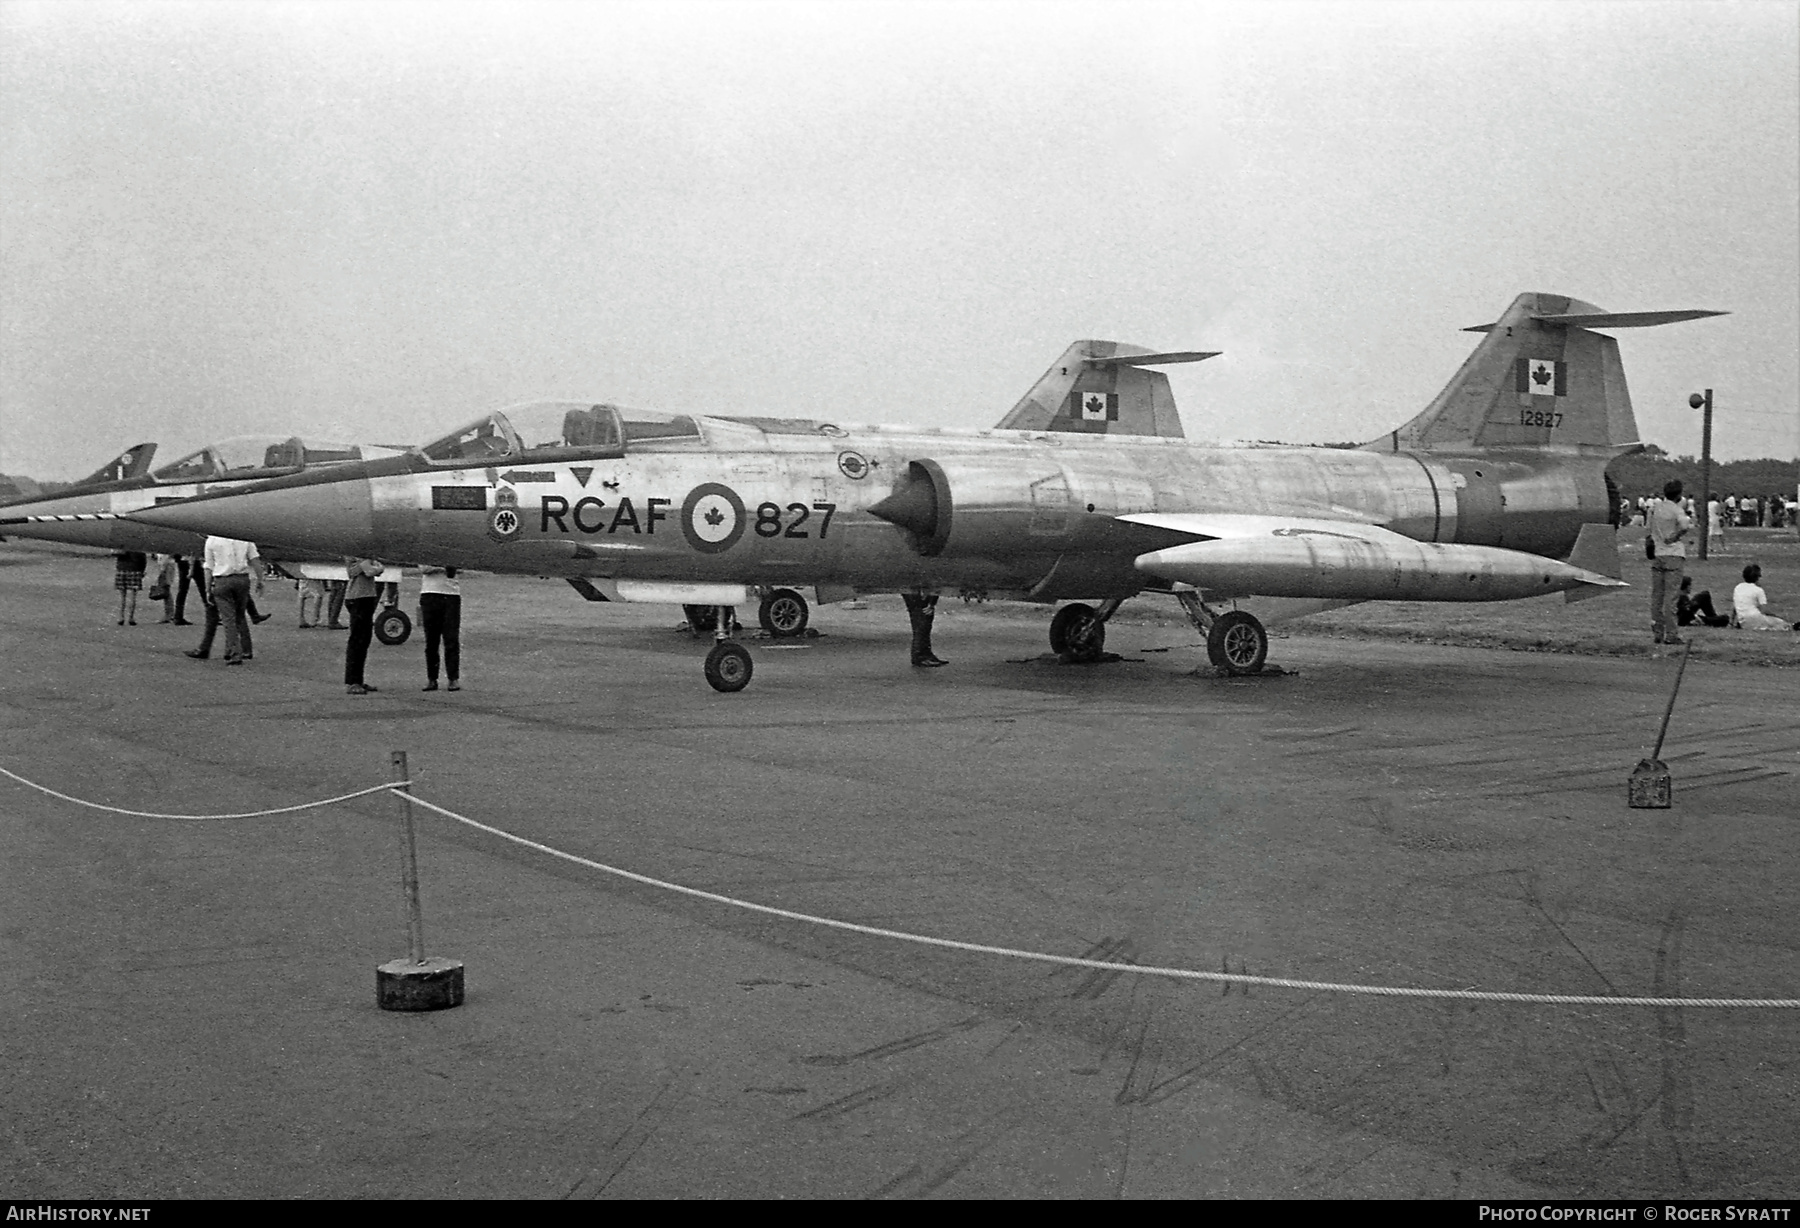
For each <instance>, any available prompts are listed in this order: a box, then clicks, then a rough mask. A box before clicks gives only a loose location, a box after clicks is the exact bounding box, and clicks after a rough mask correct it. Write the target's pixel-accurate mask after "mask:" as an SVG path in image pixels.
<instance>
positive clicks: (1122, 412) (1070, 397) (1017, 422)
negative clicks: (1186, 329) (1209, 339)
mask: <svg viewBox="0 0 1800 1228" xmlns="http://www.w3.org/2000/svg"><path fill="white" fill-rule="evenodd" d="M1217 353H1218V351H1216V350H1214V351H1202V350H1183V351H1180V352H1176V353H1165V354H1158V353H1155V352H1153V351H1151V350H1146V349H1144V348H1143V347H1142V346H1137V345H1125V344H1123V343H1121V342H1117V341H1077V342H1076V343H1075V344H1074V345H1071V346H1070V347H1069V348H1068V349H1066V350H1064V351H1063V356H1062V357H1061V358H1059V359H1057V360H1056V362H1055V363H1053V364H1052V365H1051V367H1050V369H1049V370H1048V371H1046V372H1044V374H1043V377H1042V378H1041V379H1039V380H1038V382H1037V383H1035V384H1033V385H1032V386H1031V391H1029V392H1027V393H1026V394H1025V395H1024V397H1022V398H1021V399H1020V401H1019V403H1018V404H1017V405H1015V406H1013V407H1012V412H1011V413H1009V414H1007V415H1006V417H1004V418H1002V419H1000V422H999V427H1000V429H1001V430H1007V431H1070V432H1074V433H1077V434H1084V435H1165V436H1169V437H1171V438H1175V439H1179V438H1181V437H1182V430H1181V417H1180V415H1179V414H1177V413H1176V412H1175V397H1174V395H1173V394H1172V393H1171V392H1170V391H1169V377H1168V376H1166V375H1164V374H1163V373H1162V372H1161V371H1147V370H1145V369H1144V368H1146V367H1150V366H1159V365H1162V364H1165V363H1177V362H1199V361H1200V360H1201V359H1204V358H1212V357H1215V356H1216V355H1217Z"/></svg>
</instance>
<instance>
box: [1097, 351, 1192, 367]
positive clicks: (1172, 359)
mask: <svg viewBox="0 0 1800 1228" xmlns="http://www.w3.org/2000/svg"><path fill="white" fill-rule="evenodd" d="M1224 352H1225V351H1224V350H1175V351H1173V352H1171V353H1168V354H1115V355H1114V356H1113V357H1111V358H1090V359H1088V360H1087V361H1088V362H1090V363H1092V364H1093V365H1094V366H1096V367H1119V366H1124V367H1160V366H1168V365H1172V364H1174V363H1178V362H1204V361H1206V360H1207V359H1208V358H1217V357H1218V356H1219V355H1220V354H1223V353H1224Z"/></svg>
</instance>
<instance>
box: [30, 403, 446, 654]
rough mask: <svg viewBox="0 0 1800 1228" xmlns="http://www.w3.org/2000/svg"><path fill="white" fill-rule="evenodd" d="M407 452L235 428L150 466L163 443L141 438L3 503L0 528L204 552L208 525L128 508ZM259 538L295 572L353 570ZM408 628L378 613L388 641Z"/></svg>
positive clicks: (275, 560) (114, 546)
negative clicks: (45, 487)
mask: <svg viewBox="0 0 1800 1228" xmlns="http://www.w3.org/2000/svg"><path fill="white" fill-rule="evenodd" d="M404 451H405V449H403V448H384V447H380V446H375V445H359V444H347V443H335V442H329V441H325V440H320V439H314V438H303V437H300V436H281V435H238V436H233V437H232V438H229V439H221V440H218V441H216V442H213V443H209V444H207V445H206V446H204V447H202V448H197V449H195V450H194V451H193V452H190V453H188V454H187V455H185V456H183V457H181V458H180V459H179V460H176V461H172V462H170V463H169V464H167V465H163V466H161V467H160V468H157V469H154V470H153V469H151V468H150V464H151V458H152V457H153V456H155V454H156V445H155V444H154V443H141V444H138V445H137V446H136V447H134V448H129V449H127V450H126V451H125V452H123V453H122V454H120V455H119V456H118V457H117V458H116V459H114V460H111V461H108V462H107V463H106V464H105V465H103V466H101V467H100V469H99V470H98V471H97V472H95V473H93V474H92V475H90V476H88V477H86V478H83V479H82V480H81V481H79V482H76V483H73V484H72V485H69V486H63V487H59V488H57V489H55V490H53V491H49V492H45V493H42V494H38V495H34V496H30V497H25V496H19V497H16V498H12V499H9V500H7V501H5V502H3V503H0V533H3V534H6V535H8V536H12V537H24V538H33V539H38V540H43V541H54V542H62V543H64V544H66V545H75V546H89V547H93V548H95V549H100V550H113V551H121V550H136V551H141V552H143V553H152V552H154V553H159V554H179V555H184V556H186V557H188V558H198V557H199V556H200V552H201V549H202V547H203V546H204V545H205V542H206V539H205V536H204V534H201V533H196V532H193V531H190V530H186V529H175V528H168V527H166V526H163V525H155V524H148V523H145V522H143V521H138V520H130V519H126V517H127V516H128V515H129V514H130V513H131V512H135V511H140V510H143V509H145V508H151V507H166V506H168V505H169V504H172V503H179V502H181V501H182V500H184V499H192V498H194V497H195V496H197V495H203V494H216V493H218V492H220V491H230V490H239V489H243V488H245V487H248V486H252V485H255V484H256V483H258V482H263V481H267V480H269V479H271V478H276V477H282V476H288V475H292V474H297V473H301V472H304V471H307V470H312V471H314V472H316V471H317V470H318V469H319V468H321V467H322V466H328V465H342V464H348V463H352V462H356V461H362V460H366V459H373V458H375V457H382V456H397V455H400V454H401V453H402V452H404ZM258 545H259V546H262V547H264V548H263V549H262V551H261V553H262V556H263V558H264V560H265V561H267V562H270V563H272V564H274V565H276V566H278V567H280V568H281V569H282V570H283V571H286V572H289V573H290V574H292V575H294V576H296V577H299V576H305V577H306V578H309V579H314V580H333V579H335V580H343V579H345V578H346V576H347V574H348V573H347V572H346V571H345V569H344V563H343V558H342V556H340V555H337V554H320V553H316V552H308V551H302V550H295V549H292V548H286V549H283V548H280V547H276V546H273V545H272V544H265V543H258ZM411 630H412V624H411V620H410V619H408V618H407V617H406V615H405V614H404V613H402V612H401V611H400V610H399V609H398V607H395V606H389V607H387V608H386V609H385V610H383V611H382V612H381V613H380V614H379V615H378V617H377V623H376V634H377V635H379V636H380V638H381V640H382V642H383V643H387V644H399V643H402V642H404V641H405V639H406V638H407V636H408V635H409V634H410V633H411Z"/></svg>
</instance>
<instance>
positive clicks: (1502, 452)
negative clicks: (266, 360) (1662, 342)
mask: <svg viewBox="0 0 1800 1228" xmlns="http://www.w3.org/2000/svg"><path fill="white" fill-rule="evenodd" d="M1718 314H1722V313H1719V312H1710V311H1675V312H1640V313H1627V314H1613V313H1607V312H1603V311H1601V310H1600V309H1599V308H1597V307H1593V306H1591V305H1590V304H1586V303H1581V302H1577V301H1575V300H1572V299H1568V298H1564V297H1560V296H1554V295H1547V294H1524V295H1520V296H1519V297H1518V298H1517V299H1515V300H1514V302H1513V303H1512V305H1511V306H1510V307H1509V308H1508V309H1507V311H1506V312H1505V314H1504V315H1503V316H1502V317H1501V318H1500V319H1499V320H1498V321H1497V322H1496V323H1494V324H1491V325H1482V326H1479V327H1477V328H1476V329H1473V330H1471V331H1476V332H1481V333H1484V334H1485V335H1484V336H1483V338H1482V340H1481V342H1480V343H1479V344H1478V345H1477V347H1476V349H1475V351H1474V353H1473V354H1472V355H1471V356H1470V357H1469V359H1468V360H1467V361H1466V362H1464V364H1463V365H1462V368H1461V369H1460V370H1459V371H1458V372H1457V374H1456V375H1455V377H1454V378H1453V379H1452V380H1451V381H1450V383H1449V384H1448V385H1447V386H1446V387H1445V389H1444V390H1443V392H1441V393H1440V394H1439V395H1438V397H1437V398H1436V399H1435V400H1434V401H1433V402H1432V403H1431V404H1430V405H1429V406H1428V407H1427V408H1426V409H1425V410H1424V412H1422V413H1420V414H1419V415H1417V416H1416V417H1414V418H1413V419H1412V420H1411V421H1409V422H1407V423H1406V424H1405V425H1404V426H1402V427H1400V428H1398V429H1397V430H1395V431H1393V432H1390V433H1389V434H1388V435H1384V436H1382V437H1381V438H1380V439H1378V440H1375V441H1372V442H1371V443H1369V444H1367V445H1364V446H1363V447H1362V448H1361V449H1356V450H1345V449H1329V448H1307V447H1254V448H1241V447H1240V448H1219V447H1209V446H1205V445H1201V444H1195V443H1190V442H1188V441H1186V440H1185V439H1183V438H1181V437H1180V435H1181V431H1180V424H1179V420H1178V419H1177V418H1176V417H1175V414H1174V407H1173V401H1172V399H1171V398H1170V397H1169V396H1168V383H1167V378H1166V377H1165V376H1163V375H1161V374H1160V373H1158V372H1152V371H1147V370H1145V369H1144V368H1145V367H1148V366H1153V365H1156V364H1159V363H1165V362H1177V361H1193V360H1196V359H1199V358H1205V357H1211V356H1212V355H1211V354H1207V353H1196V352H1183V353H1176V354H1166V353H1165V354H1157V353H1152V352H1150V351H1146V350H1142V349H1140V348H1138V347H1134V346H1124V345H1118V344H1116V343H1112V342H1077V343H1076V344H1075V345H1074V346H1072V347H1070V349H1069V350H1068V351H1067V352H1065V354H1064V355H1063V357H1062V358H1061V359H1059V360H1058V362H1057V363H1056V364H1055V365H1053V366H1052V367H1051V369H1050V370H1049V371H1048V372H1047V373H1046V374H1045V376H1044V377H1043V379H1041V380H1040V381H1039V382H1038V384H1037V385H1036V386H1034V388H1033V389H1032V391H1031V392H1030V393H1028V394H1027V395H1026V397H1025V398H1024V399H1022V400H1021V401H1020V403H1019V404H1018V405H1017V406H1015V407H1014V409H1013V410H1012V411H1011V412H1010V413H1009V414H1007V416H1006V417H1005V418H1004V419H1003V420H1002V421H1001V424H1000V426H999V427H998V428H997V429H994V430H975V431H967V430H943V429H919V428H910V427H898V426H869V425H851V424H848V423H837V422H815V421H809V420H791V419H766V418H765V419H757V418H744V417H735V416H692V415H686V414H670V413H657V412H652V411H643V410H631V409H622V408H619V407H617V406H613V405H605V404H598V405H590V404H585V403H569V402H546V403H538V404H532V405H527V406H521V407H517V408H515V409H509V410H506V411H504V412H500V413H493V414H489V415H485V416H484V417H482V418H481V419H478V420H477V421H476V422H473V423H470V424H469V425H468V426H465V427H463V428H460V429H459V430H457V431H454V432H452V433H450V434H448V435H446V436H444V437H443V438H441V439H438V440H436V441H434V442H432V443H429V444H426V445H424V446H423V447H420V448H417V449H414V450H413V451H411V452H409V453H408V454H406V455H404V456H397V457H392V458H388V459H384V460H376V461H372V462H365V463H361V464H355V465H346V466H342V467H338V468H333V469H329V470H321V471H319V472H316V473H314V472H309V473H301V474H297V475H293V476H290V477H282V478H277V479H275V480H272V481H267V482H262V483H258V484H256V485H254V486H252V487H249V488H246V489H245V490H243V491H242V492H240V493H233V494H226V495H220V496H212V495H208V496H203V497H201V498H199V499H195V500H191V501H188V502H186V503H184V504H182V505H180V506H169V507H163V508H154V509H148V510H146V511H143V512H140V513H137V514H136V516H137V518H140V519H144V520H147V521H149V522H151V523H155V524H162V525H167V526H170V527H175V528H186V529H192V530H195V531H207V532H219V533H225V534H228V535H231V536H236V537H249V538H253V539H254V540H257V541H269V542H273V543H281V544H285V545H288V546H291V547H295V548H299V549H306V550H317V551H322V552H338V553H354V554H370V555H375V556H378V557H382V558H387V559H398V560H406V561H416V562H431V563H437V564H451V565H455V566H458V567H466V568H471V569H485V570H492V571H505V572H519V573H524V574H530V575H557V576H563V577H565V578H568V579H569V580H570V581H571V583H575V584H577V586H578V587H582V588H584V589H586V590H590V591H591V592H595V593H598V594H599V595H601V596H605V597H608V598H615V599H623V600H662V601H684V602H692V603H702V604H709V605H720V606H723V605H727V604H742V603H743V602H744V601H746V600H747V597H748V586H752V585H757V586H774V587H781V586H788V585H792V584H800V583H814V584H836V585H843V586H846V587H848V588H852V589H855V590H856V591H858V592H864V593H874V592H891V591H937V590H945V589H947V590H951V591H963V592H980V593H986V594H991V595H994V596H1007V597H1017V598H1022V599H1025V600H1030V601H1039V602H1044V603H1046V604H1049V603H1054V602H1058V601H1063V600H1072V599H1078V600H1077V603H1076V604H1072V605H1067V606H1064V607H1063V608H1062V609H1060V610H1058V611H1057V613H1056V615H1055V617H1054V618H1053V619H1052V620H1051V624H1050V641H1051V645H1052V647H1053V648H1055V649H1056V650H1057V651H1058V652H1060V653H1063V654H1065V655H1066V656H1067V657H1069V658H1071V659H1076V660H1080V659H1092V658H1093V657H1095V656H1097V655H1098V654H1099V652H1100V650H1101V647H1102V645H1103V643H1104V636H1105V624H1106V620H1107V619H1109V618H1110V617H1111V616H1112V614H1113V613H1114V612H1115V611H1116V610H1117V609H1118V607H1119V605H1120V603H1122V602H1123V601H1125V600H1127V599H1128V598H1130V597H1132V596H1135V595H1137V594H1139V593H1141V592H1145V591H1152V592H1162V593H1167V594H1171V595H1173V596H1175V597H1177V599H1178V600H1179V601H1180V602H1181V604H1182V606H1183V608H1184V609H1185V610H1186V612H1187V613H1188V615H1189V616H1190V617H1191V618H1192V619H1193V621H1194V622H1195V623H1196V625H1198V626H1199V627H1200V628H1201V629H1202V630H1203V631H1204V632H1205V633H1206V635H1207V643H1208V651H1209V654H1210V655H1211V657H1212V659H1213V660H1214V662H1215V663H1216V664H1218V665H1219V666H1220V667H1221V668H1224V669H1227V670H1232V671H1238V672H1254V671H1256V670H1258V669H1260V668H1261V667H1262V664H1263V660H1264V658H1265V656H1266V653H1267V649H1268V639H1267V634H1266V632H1265V631H1264V628H1263V625H1262V623H1261V622H1260V621H1259V620H1258V619H1257V618H1256V617H1255V616H1254V615H1253V614H1251V613H1250V612H1248V611H1246V610H1243V609H1228V608H1226V607H1227V606H1229V605H1233V604H1235V603H1236V602H1237V601H1238V600H1239V599H1242V598H1249V597H1253V596H1258V597H1281V598H1299V599H1304V600H1305V601H1308V602H1310V603H1311V604H1310V609H1314V610H1316V609H1319V608H1323V607H1324V606H1325V605H1326V604H1343V603H1347V602H1354V601H1369V600H1383V599H1389V600H1407V601H1500V600H1510V599H1515V598H1520V597H1529V596H1535V595H1538V594H1542V593H1551V592H1559V591H1560V592H1564V593H1567V594H1569V598H1570V599H1571V600H1574V599H1576V598H1577V597H1578V596H1580V595H1584V594H1585V595H1593V594H1594V593H1596V592H1599V591H1605V590H1607V589H1611V588H1617V587H1624V585H1623V583H1622V582H1621V581H1620V580H1619V579H1618V578H1617V576H1618V560H1617V555H1616V552H1615V551H1614V549H1613V543H1612V535H1611V532H1610V530H1609V529H1608V528H1607V525H1608V524H1609V522H1610V520H1611V519H1612V517H1613V514H1614V508H1616V506H1617V499H1616V497H1613V496H1612V495H1610V494H1609V490H1608V484H1607V480H1606V477H1605V468H1606V465H1607V463H1608V462H1609V461H1610V460H1611V459H1613V458H1614V457H1615V456H1617V455H1619V454H1621V453H1623V452H1626V451H1630V450H1632V449H1634V448H1636V447H1638V446H1641V445H1638V444H1637V443H1636V436H1637V426H1636V421H1635V418H1634V417H1633V414H1632V410H1631V402H1630V397H1629V394H1628V393H1627V391H1626V386H1625V379H1624V372H1623V368H1622V366H1621V364H1620V362H1619V355H1618V343H1617V342H1616V341H1615V340H1614V339H1613V338H1611V337H1609V336H1606V335H1604V334H1602V333H1599V332H1595V331H1593V330H1595V329H1599V328H1629V327H1638V326H1644V325H1652V324H1665V323H1673V322H1676V321H1679V320H1690V319H1698V318H1701V317H1704V316H1710V315H1718ZM1090 601H1092V602H1095V604H1093V605H1090V604H1088V602H1090ZM720 635H721V640H720V643H719V644H718V645H716V646H715V647H714V649H713V651H712V653H711V654H710V655H709V657H708V660H707V677H708V681H709V682H711V683H712V685H713V686H715V687H716V688H718V689H720V690H737V689H740V688H741V687H742V686H743V685H745V684H746V683H747V682H748V681H749V677H750V673H751V663H750V658H749V655H748V653H747V652H745V651H744V650H743V649H742V648H741V647H740V646H738V645H736V644H731V643H728V642H726V641H725V639H724V631H723V630H721V632H720Z"/></svg>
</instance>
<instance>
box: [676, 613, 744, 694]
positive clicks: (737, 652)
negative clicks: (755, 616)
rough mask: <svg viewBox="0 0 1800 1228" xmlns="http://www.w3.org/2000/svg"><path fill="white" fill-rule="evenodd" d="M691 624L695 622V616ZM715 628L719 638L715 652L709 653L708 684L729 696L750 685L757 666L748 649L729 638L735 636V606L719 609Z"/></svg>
mask: <svg viewBox="0 0 1800 1228" xmlns="http://www.w3.org/2000/svg"><path fill="white" fill-rule="evenodd" d="M689 621H690V622H692V621H693V619H692V617H691V616H690V619H689ZM714 626H715V628H716V630H715V631H714V632H713V634H714V635H715V636H716V637H717V639H716V642H715V643H714V644H713V646H712V651H711V652H709V653H707V654H706V683H707V685H708V686H710V687H712V689H713V690H715V691H722V692H724V693H726V694H730V693H732V692H733V691H741V690H743V689H744V688H745V687H747V686H749V685H750V676H751V674H753V673H755V672H756V665H755V663H754V662H753V661H751V659H750V652H749V650H748V649H746V648H745V647H744V646H743V645H742V644H734V643H732V642H731V640H730V639H728V638H727V637H728V636H729V635H730V634H731V607H729V606H719V607H717V612H716V614H715V615H714Z"/></svg>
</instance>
